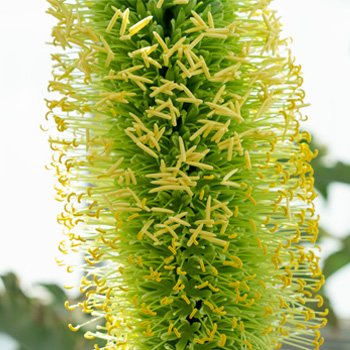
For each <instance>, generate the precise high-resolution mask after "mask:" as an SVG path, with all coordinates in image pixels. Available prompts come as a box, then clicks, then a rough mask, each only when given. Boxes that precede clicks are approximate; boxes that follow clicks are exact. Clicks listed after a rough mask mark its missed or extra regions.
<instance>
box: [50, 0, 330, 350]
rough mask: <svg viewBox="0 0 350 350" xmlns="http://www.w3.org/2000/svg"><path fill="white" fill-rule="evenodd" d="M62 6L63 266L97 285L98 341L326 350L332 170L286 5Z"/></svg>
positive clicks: (93, 307) (149, 346) (58, 2)
mask: <svg viewBox="0 0 350 350" xmlns="http://www.w3.org/2000/svg"><path fill="white" fill-rule="evenodd" d="M48 2H49V3H50V8H49V10H48V13H50V14H52V15H53V16H55V17H56V18H57V21H58V22H57V25H56V26H55V27H54V29H53V45H54V46H60V47H61V48H63V50H64V51H62V49H57V52H56V53H55V54H53V55H52V58H53V60H54V61H55V63H54V71H53V79H52V81H50V83H49V90H50V91H54V92H56V93H57V92H58V93H60V94H61V97H60V98H59V99H58V100H51V101H47V105H48V108H49V112H48V114H47V119H48V120H50V119H51V120H53V121H54V122H55V124H56V127H57V130H58V131H59V132H61V133H62V134H59V135H62V136H59V137H57V135H56V136H55V135H52V136H50V138H49V142H50V145H51V148H52V149H53V150H54V151H55V155H54V156H53V162H52V163H51V165H52V167H53V169H55V170H56V171H57V178H58V185H57V187H56V189H57V200H59V201H62V202H64V203H65V204H64V212H63V213H62V214H61V215H59V217H58V221H59V222H60V223H62V224H63V225H64V226H65V227H66V228H65V230H64V233H65V235H66V240H65V241H62V242H61V244H60V246H59V249H60V251H61V252H62V253H63V258H62V259H61V258H59V259H57V262H58V263H59V265H63V266H65V267H66V268H67V271H68V272H73V271H75V273H82V274H83V277H82V279H81V284H80V287H79V288H80V291H81V292H82V293H85V294H86V300H85V301H84V302H83V303H81V304H80V305H79V306H80V307H81V308H82V309H83V310H82V311H84V312H86V313H88V314H91V317H92V318H91V320H90V321H89V322H88V323H89V328H88V330H87V332H86V334H85V337H87V338H91V339H93V338H100V339H102V340H104V341H105V344H106V345H105V346H104V347H103V348H101V349H135V350H143V349H144V350H153V349H176V350H183V349H192V350H193V349H203V350H205V349H208V350H209V349H221V348H222V349H242V350H252V349H254V350H270V349H278V348H280V347H281V346H282V344H287V345H290V346H292V347H293V348H295V349H309V348H310V346H311V347H312V346H313V347H314V348H315V349H318V348H319V346H320V344H322V341H323V339H322V338H321V336H320V331H319V328H320V327H322V326H323V325H325V323H326V319H325V318H324V316H326V314H327V310H326V311H324V312H323V311H314V310H313V309H312V308H313V307H316V305H318V306H322V298H321V297H320V296H319V295H317V291H318V290H319V289H320V287H321V285H322V283H323V276H322V272H321V271H320V269H319V267H318V262H319V257H317V256H316V255H315V248H316V249H317V248H318V247H317V246H315V242H316V237H317V231H318V217H317V216H316V215H315V209H314V205H313V199H314V198H315V197H316V194H315V192H314V190H313V178H312V168H311V167H310V165H309V162H310V160H311V159H312V158H313V157H314V156H315V154H314V153H312V152H311V151H310V149H309V147H308V142H309V141H310V135H309V134H308V133H307V132H305V131H300V130H299V123H300V122H301V121H303V120H305V118H306V117H303V115H302V108H303V107H305V106H307V104H305V103H304V101H303V99H304V91H303V90H301V89H300V86H301V84H302V77H301V76H300V66H295V65H294V59H293V57H292V55H291V53H290V50H289V49H288V46H287V43H288V40H287V39H283V40H282V39H281V38H280V36H279V34H280V27H281V25H280V23H279V19H278V18H277V15H276V13H275V12H274V11H272V10H271V9H269V8H268V5H269V3H270V1H269V0H261V1H257V0H240V1H238V0H205V1H199V0H133V1H131V0H130V1H127V0H99V1H87V0H76V1H70V0H48ZM81 257H83V259H84V262H83V263H81ZM74 259H75V260H76V261H75V263H74ZM79 259H80V260H79ZM67 288H70V286H67ZM66 306H67V308H69V309H72V308H75V307H76V306H74V305H69V304H68V303H66ZM94 324H95V325H96V327H93V328H91V326H92V325H94ZM84 326H85V325H84V324H81V325H69V327H70V328H71V329H72V330H77V329H79V328H81V327H84ZM95 348H96V349H98V348H99V347H98V346H97V345H95Z"/></svg>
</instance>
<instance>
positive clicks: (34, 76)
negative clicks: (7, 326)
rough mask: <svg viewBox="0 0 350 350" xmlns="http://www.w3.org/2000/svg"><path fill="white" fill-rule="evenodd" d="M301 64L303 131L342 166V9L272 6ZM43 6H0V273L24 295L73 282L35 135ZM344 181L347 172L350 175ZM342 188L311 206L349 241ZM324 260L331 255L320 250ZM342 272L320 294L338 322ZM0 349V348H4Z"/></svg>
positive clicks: (345, 26)
mask: <svg viewBox="0 0 350 350" xmlns="http://www.w3.org/2000/svg"><path fill="white" fill-rule="evenodd" d="M272 7H273V8H275V9H277V10H278V11H279V14H280V15H281V16H282V23H284V32H283V35H284V36H292V37H293V39H294V43H293V45H292V49H293V54H294V56H296V58H297V63H298V64H299V63H300V64H302V67H303V68H302V71H303V77H304V79H305V84H304V89H305V90H306V92H307V97H306V100H307V102H311V104H312V106H311V107H309V108H308V109H307V110H306V114H307V115H308V116H309V121H308V122H307V124H306V125H304V128H307V129H308V130H310V131H311V132H312V133H313V134H314V135H315V136H316V139H317V141H318V142H319V143H321V144H324V145H327V147H328V148H329V150H330V156H329V162H330V163H331V162H333V161H335V160H343V161H345V162H348V163H349V162H350V152H349V151H350V141H349V140H350V137H349V126H350V112H349V103H350V102H349V101H350V25H349V23H350V22H349V18H350V1H349V0H275V1H274V2H273V4H272ZM46 9H47V5H46V2H45V1H44V0H42V1H39V0H35V1H28V0H16V1H4V0H1V1H0V43H1V46H0V113H1V117H0V220H1V221H0V222H1V229H0V235H1V254H0V274H2V273H5V272H7V271H14V272H15V273H16V274H17V275H18V276H19V277H20V279H21V281H22V283H23V285H24V286H25V287H30V286H31V285H33V283H35V282H43V281H45V282H57V283H59V284H63V283H64V282H66V283H67V284H69V283H70V282H72V281H73V279H74V277H72V276H70V275H69V274H67V273H66V272H65V271H64V269H62V268H58V267H57V266H56V263H55V261H54V257H55V256H56V254H57V245H58V243H59V241H60V240H61V239H63V237H62V236H61V228H60V227H59V225H58V224H57V223H56V215H57V214H58V213H59V212H60V211H61V207H60V204H59V203H58V202H55V201H54V200H53V197H54V194H55V192H54V190H53V184H54V183H55V180H54V178H53V174H52V173H49V172H48V171H46V170H45V169H44V165H45V164H47V163H49V162H50V156H51V150H50V149H49V144H48V142H47V137H48V134H47V133H44V132H42V131H41V130H40V129H39V125H40V124H41V123H44V115H45V113H46V112H47V110H46V106H45V102H44V100H43V98H44V97H48V93H47V90H46V86H47V81H48V80H49V79H50V72H51V61H50V52H51V50H52V47H51V46H48V45H45V42H48V41H50V32H51V27H52V26H53V24H54V23H55V21H54V19H52V18H51V17H50V16H49V15H46V14H45V13H44V12H45V10H46ZM349 176H350V174H349ZM349 198H350V187H347V186H343V185H340V184H335V185H333V186H332V187H331V191H330V201H329V203H328V205H327V206H325V203H323V201H322V200H318V201H317V205H318V211H319V213H320V214H321V215H322V220H321V224H322V225H323V226H324V227H326V228H327V229H328V230H329V231H331V232H332V233H334V234H336V235H338V236H344V235H346V234H348V233H350V215H349V208H350V205H349ZM328 243H329V244H327V246H326V247H325V249H324V254H327V253H329V252H331V251H332V250H333V249H335V248H336V245H335V244H334V242H332V241H330V242H328ZM349 281H350V267H347V268H344V269H343V270H342V271H340V272H339V273H337V274H336V275H335V276H334V277H332V278H331V279H330V281H329V286H328V293H329V296H330V298H331V299H332V301H333V303H334V306H335V308H336V310H337V312H338V313H339V315H340V316H341V317H344V318H350V301H349V298H348V293H349V290H350V284H349V283H350V282H349ZM32 292H35V290H34V291H33V290H32ZM4 346H5V345H4ZM2 348H3V347H2Z"/></svg>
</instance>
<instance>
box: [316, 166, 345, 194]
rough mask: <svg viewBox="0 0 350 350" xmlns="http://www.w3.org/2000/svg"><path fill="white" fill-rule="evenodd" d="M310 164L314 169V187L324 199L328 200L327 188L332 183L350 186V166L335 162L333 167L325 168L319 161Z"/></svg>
mask: <svg viewBox="0 0 350 350" xmlns="http://www.w3.org/2000/svg"><path fill="white" fill-rule="evenodd" d="M311 164H312V167H313V169H314V177H315V187H316V188H317V189H318V191H319V192H320V193H321V194H322V196H323V197H324V198H325V199H327V198H328V186H329V185H330V184H331V183H332V182H340V183H344V184H350V165H348V164H345V163H342V162H337V163H336V164H335V165H334V166H332V167H327V166H325V165H324V164H323V163H322V162H320V161H313V162H312V163H311Z"/></svg>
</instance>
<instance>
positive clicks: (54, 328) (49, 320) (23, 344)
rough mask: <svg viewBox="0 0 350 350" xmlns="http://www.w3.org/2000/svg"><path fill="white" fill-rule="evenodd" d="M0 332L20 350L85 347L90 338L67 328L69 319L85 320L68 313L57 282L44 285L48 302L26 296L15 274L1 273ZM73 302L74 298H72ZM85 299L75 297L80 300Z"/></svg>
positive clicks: (83, 317)
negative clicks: (9, 337) (9, 338)
mask: <svg viewBox="0 0 350 350" xmlns="http://www.w3.org/2000/svg"><path fill="white" fill-rule="evenodd" d="M1 280H2V282H3V287H4V288H3V289H2V290H1V292H0V332H2V333H6V334H8V335H9V336H11V337H12V338H13V339H15V340H16V341H17V343H18V350H34V349H35V350H47V349H50V350H66V349H70V350H83V349H87V348H89V346H90V347H91V340H90V341H89V340H87V339H84V338H83V337H82V335H83V334H84V332H80V333H81V337H76V335H75V334H72V333H71V332H68V331H67V322H81V321H84V320H85V321H86V320H87V319H88V317H86V316H83V315H81V313H74V314H72V313H71V314H68V311H67V310H66V308H65V307H64V303H65V301H66V300H67V299H70V298H68V297H67V295H66V294H65V292H64V291H63V290H62V289H61V288H60V287H58V286H56V285H54V284H41V287H42V288H44V289H45V290H46V292H47V293H48V295H49V297H50V298H49V300H47V301H46V302H45V301H43V299H40V298H32V297H29V296H27V295H26V294H25V293H24V292H23V290H22V289H21V287H20V285H19V281H18V278H17V277H16V276H15V275H14V274H13V273H8V274H6V275H3V276H1ZM70 301H73V300H72V299H70ZM81 301H82V300H75V302H77V303H78V302H81Z"/></svg>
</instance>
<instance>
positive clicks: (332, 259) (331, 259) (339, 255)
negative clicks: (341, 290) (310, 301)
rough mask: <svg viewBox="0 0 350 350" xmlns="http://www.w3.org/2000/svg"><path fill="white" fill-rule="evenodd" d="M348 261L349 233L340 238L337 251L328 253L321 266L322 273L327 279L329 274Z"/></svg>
mask: <svg viewBox="0 0 350 350" xmlns="http://www.w3.org/2000/svg"><path fill="white" fill-rule="evenodd" d="M349 263H350V235H349V236H347V237H346V238H344V239H343V240H342V247H341V249H340V250H339V251H337V252H335V253H333V254H331V255H329V256H328V257H327V258H326V260H325V262H324V267H323V274H324V276H325V278H326V280H327V278H329V277H330V276H331V275H333V274H334V273H335V272H337V271H338V270H339V269H341V268H343V267H344V266H345V265H347V264H349Z"/></svg>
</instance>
